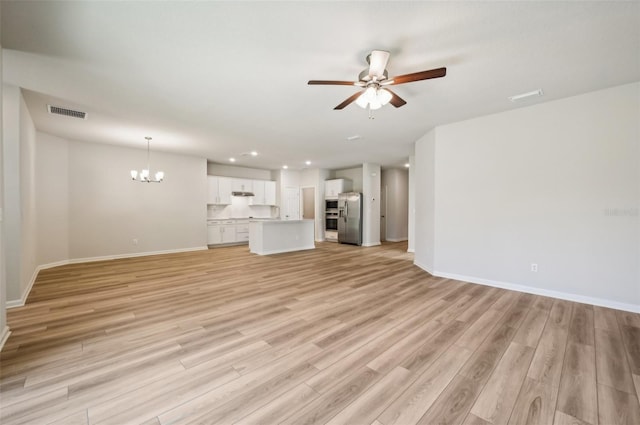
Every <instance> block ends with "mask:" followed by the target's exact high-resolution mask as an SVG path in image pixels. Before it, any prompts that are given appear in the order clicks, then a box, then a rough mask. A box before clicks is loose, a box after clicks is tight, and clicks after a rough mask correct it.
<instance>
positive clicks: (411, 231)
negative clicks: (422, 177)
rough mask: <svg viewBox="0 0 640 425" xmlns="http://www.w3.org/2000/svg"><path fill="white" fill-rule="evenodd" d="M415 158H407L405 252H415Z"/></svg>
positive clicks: (413, 156) (412, 156)
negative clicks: (407, 191) (407, 185)
mask: <svg viewBox="0 0 640 425" xmlns="http://www.w3.org/2000/svg"><path fill="white" fill-rule="evenodd" d="M415 169H416V157H415V155H411V156H409V205H408V209H409V211H408V213H409V214H408V215H409V218H408V223H407V229H408V230H407V232H408V234H407V238H408V242H407V252H415V241H416V236H415V234H416V173H415Z"/></svg>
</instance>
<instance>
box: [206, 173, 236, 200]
mask: <svg viewBox="0 0 640 425" xmlns="http://www.w3.org/2000/svg"><path fill="white" fill-rule="evenodd" d="M207 186H208V196H207V204H215V205H229V204H230V203H231V178H230V177H218V176H207Z"/></svg>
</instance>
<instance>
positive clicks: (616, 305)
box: [414, 263, 640, 313]
mask: <svg viewBox="0 0 640 425" xmlns="http://www.w3.org/2000/svg"><path fill="white" fill-rule="evenodd" d="M414 264H415V265H417V266H418V267H420V268H421V269H423V270H425V271H427V272H429V270H427V269H426V268H424V267H422V266H421V265H420V264H418V263H414ZM429 273H431V272H429ZM431 274H432V275H434V276H437V277H445V278H448V279H454V280H460V281H463V282H470V283H477V284H480V285H486V286H493V287H496V288H502V289H508V290H510V291H517V292H525V293H527V294H534V295H541V296H544V297H551V298H558V299H561V300H567V301H573V302H578V303H583V304H591V305H597V306H600V307H608V308H613V309H615V310H624V311H630V312H632V313H640V305H635V304H627V303H621V302H618V301H613V300H607V299H602V298H594V297H588V296H585V295H579V294H571V293H568V292H560V291H553V290H550V289H543V288H536V287H533V286H526V285H520V284H517V283H509V282H500V281H496V280H490V279H483V278H479V277H474V276H463V275H458V274H454V273H445V272H441V271H437V270H436V271H434V272H433V273H431Z"/></svg>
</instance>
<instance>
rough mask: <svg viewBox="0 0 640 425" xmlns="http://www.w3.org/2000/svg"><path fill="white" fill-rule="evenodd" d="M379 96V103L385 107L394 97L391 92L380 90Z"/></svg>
mask: <svg viewBox="0 0 640 425" xmlns="http://www.w3.org/2000/svg"><path fill="white" fill-rule="evenodd" d="M377 95H378V101H379V102H380V104H381V105H383V106H384V105H386V104H387V103H389V101H390V100H391V97H392V96H391V93H389V90H385V89H378V93H377Z"/></svg>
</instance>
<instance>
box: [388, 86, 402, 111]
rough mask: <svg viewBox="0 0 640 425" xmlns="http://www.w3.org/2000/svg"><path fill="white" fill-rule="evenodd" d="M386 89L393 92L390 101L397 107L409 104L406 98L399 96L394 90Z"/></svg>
mask: <svg viewBox="0 0 640 425" xmlns="http://www.w3.org/2000/svg"><path fill="white" fill-rule="evenodd" d="M384 90H386V91H388V92H389V93H391V100H390V101H389V103H390V104H392V105H393V106H395V107H396V108H399V107H401V106H404V105H406V104H407V101H406V100H404V99H403V98H401V97H400V96H398V95H397V94H395V93H394V92H392V91H391V90H389V89H387V88H385V89H384Z"/></svg>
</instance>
